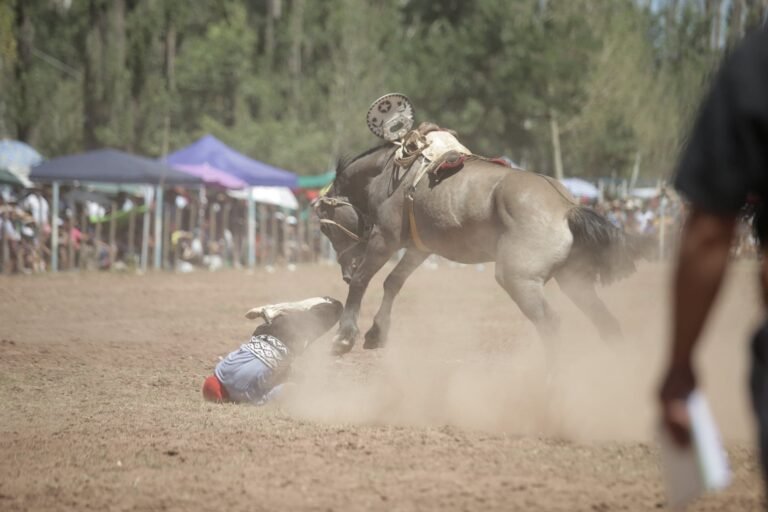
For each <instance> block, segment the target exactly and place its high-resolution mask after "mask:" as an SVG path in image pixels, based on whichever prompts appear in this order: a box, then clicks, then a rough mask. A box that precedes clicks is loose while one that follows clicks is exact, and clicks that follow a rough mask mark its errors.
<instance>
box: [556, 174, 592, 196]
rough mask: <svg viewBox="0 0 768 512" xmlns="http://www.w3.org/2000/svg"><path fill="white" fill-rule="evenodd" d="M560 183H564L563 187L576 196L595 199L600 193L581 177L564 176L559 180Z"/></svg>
mask: <svg viewBox="0 0 768 512" xmlns="http://www.w3.org/2000/svg"><path fill="white" fill-rule="evenodd" d="M560 183H562V184H563V185H565V188H567V189H568V191H569V192H570V193H571V194H573V195H574V196H576V197H586V198H587V199H595V198H597V196H599V195H600V191H599V190H598V189H597V187H596V186H594V185H593V184H592V183H590V182H588V181H585V180H582V179H581V178H565V179H563V180H560Z"/></svg>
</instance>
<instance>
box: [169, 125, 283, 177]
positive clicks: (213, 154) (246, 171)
mask: <svg viewBox="0 0 768 512" xmlns="http://www.w3.org/2000/svg"><path fill="white" fill-rule="evenodd" d="M165 161H166V163H168V164H169V165H171V166H172V167H176V166H178V165H203V164H208V165H209V166H211V167H214V168H216V169H218V170H220V171H223V172H225V173H227V174H230V175H232V176H235V177H237V178H239V179H240V180H242V181H244V182H245V183H247V184H248V185H252V186H262V187H289V188H296V187H297V186H298V178H297V176H296V175H295V174H294V173H292V172H288V171H284V170H282V169H278V168H277V167H273V166H271V165H268V164H265V163H263V162H259V161H258V160H253V159H252V158H249V157H247V156H245V155H243V154H242V153H239V152H237V151H235V150H234V149H232V148H230V147H229V146H227V145H226V144H224V143H223V142H221V141H220V140H219V139H217V138H216V137H214V136H213V135H206V136H204V137H202V138H200V139H199V140H198V141H197V142H193V143H192V144H191V145H189V146H187V147H185V148H182V149H180V150H178V151H176V152H174V153H171V154H170V155H168V156H167V157H166V159H165Z"/></svg>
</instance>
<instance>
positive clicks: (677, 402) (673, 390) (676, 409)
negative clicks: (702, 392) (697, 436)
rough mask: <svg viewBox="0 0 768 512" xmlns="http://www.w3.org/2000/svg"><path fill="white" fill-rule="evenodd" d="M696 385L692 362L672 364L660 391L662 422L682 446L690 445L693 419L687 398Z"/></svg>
mask: <svg viewBox="0 0 768 512" xmlns="http://www.w3.org/2000/svg"><path fill="white" fill-rule="evenodd" d="M695 387H696V376H695V375H694V373H693V368H692V367H691V365H690V364H686V365H672V366H670V368H669V370H668V371H667V374H666V376H665V377H664V380H663V381H662V385H661V391H660V392H659V399H660V401H661V419H662V423H663V425H664V427H665V428H667V430H668V431H669V433H670V434H671V435H672V439H673V440H674V441H675V442H676V443H677V444H679V445H680V446H686V445H688V443H690V440H691V421H690V418H689V416H688V409H687V407H686V400H687V399H688V395H690V394H691V392H692V391H693V390H694V388H695Z"/></svg>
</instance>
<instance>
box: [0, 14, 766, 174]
mask: <svg viewBox="0 0 768 512" xmlns="http://www.w3.org/2000/svg"><path fill="white" fill-rule="evenodd" d="M189 6H190V3H189V2H187V1H185V0H165V1H156V0H34V1H31V0H0V91H2V94H0V136H6V137H12V138H19V139H22V140H24V141H26V142H29V143H30V144H32V145H34V146H36V147H37V148H39V149H40V150H41V151H42V152H43V153H44V154H46V155H47V156H56V155H59V154H65V153H68V152H74V151H79V150H83V149H90V148H97V147H103V146H110V147H116V148H122V149H126V150H129V151H134V152H137V153H142V154H146V155H150V156H161V155H162V154H163V153H164V152H166V151H168V150H173V149H174V148H177V147H181V146H182V145H185V144H187V143H189V142H191V141H193V140H194V139H195V138H197V137H199V136H201V135H202V134H204V133H208V132H210V133H213V134H215V135H216V136H218V137H220V138H221V139H223V140H224V141H225V142H227V143H229V144H231V145H232V146H234V147H235V148H237V149H239V150H241V151H243V152H245V153H247V154H250V155H252V156H254V157H255V158H258V159H260V160H263V161H266V162H269V163H271V164H274V165H277V166H282V167H285V168H287V169H291V170H295V171H297V172H299V173H314V172H319V171H321V170H323V169H325V168H327V167H328V166H329V165H330V164H331V162H332V161H333V160H334V158H335V157H336V156H337V155H338V154H340V153H344V152H354V151H360V150H362V149H365V148H366V147H368V146H370V145H372V144H374V143H375V140H374V138H373V137H372V136H371V135H370V134H369V133H368V132H367V130H366V128H365V122H364V115H365V112H366V109H367V107H368V105H369V104H370V102H371V101H372V100H374V99H375V98H377V97H378V96H380V95H382V94H384V93H387V92H392V91H400V92H403V93H405V94H407V95H408V96H410V97H411V98H412V100H413V101H414V104H415V106H416V110H417V115H418V118H419V120H430V121H434V122H437V123H438V124H440V125H442V126H447V127H450V128H453V129H455V130H457V131H458V132H459V133H460V135H461V137H462V139H463V140H464V141H465V142H466V144H467V145H468V146H469V147H470V148H472V149H473V150H474V151H476V152H478V153H482V154H487V155H501V154H504V155H507V156H509V157H511V158H513V159H514V160H517V161H521V162H523V163H524V164H526V165H527V166H529V167H531V168H533V169H536V170H539V171H542V172H547V173H549V172H552V171H553V168H554V155H553V149H552V143H553V137H554V135H553V131H552V130H553V120H555V121H556V122H557V129H558V140H559V146H560V147H561V148H562V150H561V151H562V161H563V164H564V167H565V170H566V173H568V174H572V175H585V176H606V175H616V176H627V175H628V174H629V173H630V172H631V168H632V166H633V165H634V163H635V162H637V161H638V159H642V162H643V169H644V171H643V172H644V174H645V175H649V176H661V175H664V174H666V173H667V172H669V170H670V169H671V167H672V165H673V164H674V159H675V154H676V153H677V151H678V148H679V144H680V141H681V135H682V134H683V133H684V131H685V128H686V126H687V123H688V121H689V119H690V118H691V116H692V113H693V109H694V108H695V105H696V103H697V100H698V98H699V97H700V95H701V94H702V93H703V91H704V87H705V84H706V82H707V78H708V76H709V74H710V73H711V72H712V70H713V68H714V66H716V64H717V62H718V60H719V58H720V57H721V56H722V54H723V53H724V52H725V51H727V49H728V47H729V46H730V45H732V44H734V43H735V42H736V41H738V39H740V38H741V37H742V36H743V34H744V33H745V32H746V31H748V30H750V28H752V27H754V26H755V25H756V24H758V23H759V20H760V19H761V17H762V16H764V15H765V12H766V10H768V2H767V1H765V0H704V1H702V0H650V1H649V0H567V1H566V0H547V1H545V0H480V1H477V2H465V1H460V0H325V1H323V2H316V1H312V0H198V1H195V2H194V8H189Z"/></svg>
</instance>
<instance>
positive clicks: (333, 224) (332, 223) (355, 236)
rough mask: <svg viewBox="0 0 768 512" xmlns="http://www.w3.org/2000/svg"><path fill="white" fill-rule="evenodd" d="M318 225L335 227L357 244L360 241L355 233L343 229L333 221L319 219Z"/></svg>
mask: <svg viewBox="0 0 768 512" xmlns="http://www.w3.org/2000/svg"><path fill="white" fill-rule="evenodd" d="M320 224H328V225H329V226H336V227H337V228H339V229H340V230H341V232H342V233H344V234H345V235H347V236H348V237H349V238H351V239H352V240H354V241H355V242H359V241H360V236H359V235H357V234H356V233H353V232H352V231H350V230H348V229H347V228H345V227H344V226H342V225H341V224H339V223H338V222H336V221H335V220H331V219H320Z"/></svg>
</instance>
